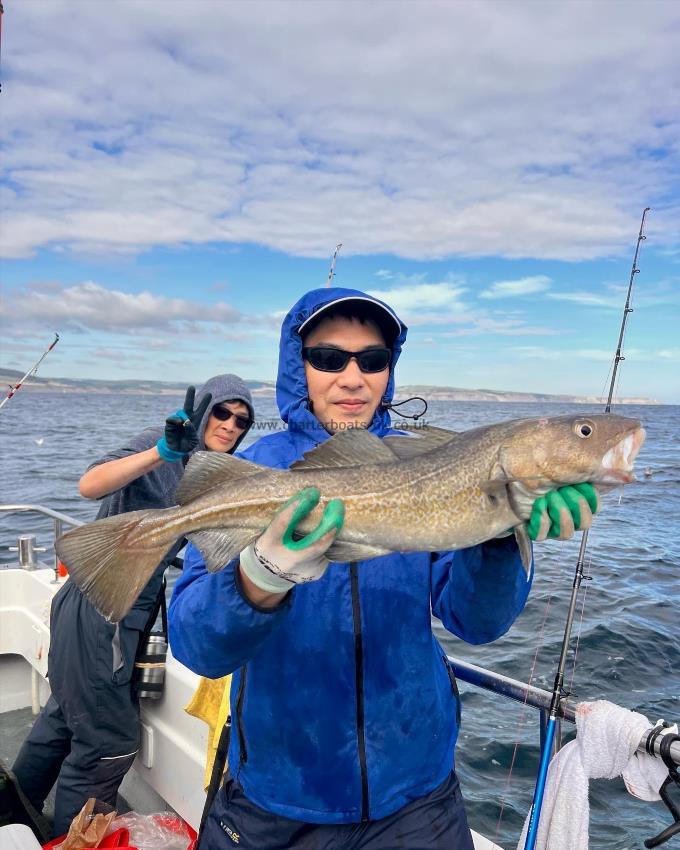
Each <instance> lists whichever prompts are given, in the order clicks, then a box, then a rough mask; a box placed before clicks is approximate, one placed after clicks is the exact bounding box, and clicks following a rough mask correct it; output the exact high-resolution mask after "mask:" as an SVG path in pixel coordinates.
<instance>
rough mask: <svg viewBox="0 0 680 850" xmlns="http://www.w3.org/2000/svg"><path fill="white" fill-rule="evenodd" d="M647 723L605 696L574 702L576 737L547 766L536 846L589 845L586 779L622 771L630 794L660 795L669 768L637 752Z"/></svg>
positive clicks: (565, 848)
mask: <svg viewBox="0 0 680 850" xmlns="http://www.w3.org/2000/svg"><path fill="white" fill-rule="evenodd" d="M651 725H652V724H651V723H650V722H649V721H648V720H647V718H646V717H645V716H644V715H642V714H638V713H637V712H635V711H629V710H628V709H627V708H621V707H620V706H618V705H614V703H611V702H607V701H606V700H598V701H597V702H581V703H579V704H578V705H577V706H576V738H575V739H574V740H573V741H570V742H569V743H568V744H566V745H565V746H564V747H562V749H561V750H560V751H559V752H558V753H557V755H556V756H555V757H554V758H553V759H552V761H551V762H550V766H549V768H548V777H547V782H546V787H545V793H544V797H543V806H542V808H541V817H540V820H539V824H538V835H537V840H536V850H548V848H549V850H588V821H589V815H590V806H589V804H588V780H589V779H614V777H616V776H620V775H621V774H622V773H624V779H625V781H626V787H627V788H628V790H629V791H630V792H631V793H632V794H635V796H637V797H640V798H641V799H643V800H658V799H659V794H658V790H659V788H660V787H661V785H662V784H663V782H664V779H665V778H666V774H667V773H668V769H667V768H666V767H665V766H664V764H663V762H662V761H660V760H659V759H656V758H654V757H653V756H650V755H647V753H636V750H637V747H638V744H639V743H640V741H641V739H642V736H643V735H644V733H645V732H646V731H647V730H648V729H649V728H650V726H651ZM654 795H655V796H654ZM528 825H529V818H528V817H527V820H526V822H525V824H524V829H523V830H522V836H521V838H520V840H519V844H518V845H517V850H524V843H525V841H526V834H527V828H528Z"/></svg>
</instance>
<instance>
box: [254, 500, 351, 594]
mask: <svg viewBox="0 0 680 850" xmlns="http://www.w3.org/2000/svg"><path fill="white" fill-rule="evenodd" d="M320 498H321V494H320V493H319V491H318V489H317V488H316V487H306V488H305V489H304V490H300V492H299V493H297V494H296V495H295V496H293V498H292V499H290V500H289V501H288V502H286V504H285V505H284V506H283V508H281V510H280V511H279V512H278V513H277V514H276V516H275V517H274V519H273V520H272V522H271V524H270V525H269V526H268V527H267V529H266V530H265V531H264V533H263V534H262V536H261V537H259V538H258V539H257V540H256V541H255V543H253V544H252V545H250V546H248V548H247V549H244V550H243V552H241V558H240V564H241V570H242V571H243V572H244V573H245V574H246V575H247V576H248V578H249V579H250V580H251V581H252V583H253V584H254V585H256V586H257V587H259V588H260V589H261V590H264V591H266V592H267V593H287V592H288V591H289V590H290V589H291V587H293V586H294V585H296V584H304V583H305V582H308V581H316V580H317V579H320V578H321V576H322V575H323V574H324V573H325V572H326V568H327V567H328V564H329V560H328V558H327V557H326V552H327V551H328V549H329V548H330V547H331V545H332V543H333V541H334V540H335V535H336V534H337V533H338V532H339V531H340V529H341V528H342V524H343V522H344V520H345V506H344V504H343V502H342V500H341V499H331V500H330V502H329V503H328V504H327V505H326V507H325V508H324V512H323V515H322V517H321V520H320V522H319V524H318V525H317V527H316V528H315V529H314V531H310V532H309V534H307V535H306V536H305V537H303V538H302V539H300V540H296V539H295V537H294V536H293V534H294V532H295V528H296V526H297V525H298V523H299V522H301V521H302V520H303V519H304V518H305V517H306V516H307V514H309V513H311V511H313V510H314V508H315V507H316V506H317V505H318V503H319V499H320Z"/></svg>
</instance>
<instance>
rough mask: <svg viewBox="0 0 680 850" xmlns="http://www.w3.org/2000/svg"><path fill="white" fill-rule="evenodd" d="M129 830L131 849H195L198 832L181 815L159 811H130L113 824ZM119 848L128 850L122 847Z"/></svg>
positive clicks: (114, 826)
mask: <svg viewBox="0 0 680 850" xmlns="http://www.w3.org/2000/svg"><path fill="white" fill-rule="evenodd" d="M111 826H112V827H113V828H114V829H118V828H120V827H123V828H125V829H126V830H128V831H129V833H130V837H129V842H130V845H129V850H195V847H196V832H195V830H193V829H192V828H191V827H190V826H189V824H188V823H186V821H184V820H182V818H181V817H180V816H179V815H176V814H173V813H172V812H159V813H157V814H153V815H140V814H138V813H137V812H128V813H127V814H124V815H119V816H118V817H117V818H116V819H115V820H114V821H113V823H112V824H111ZM119 850H128V848H125V847H120V848H119Z"/></svg>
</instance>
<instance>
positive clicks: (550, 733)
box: [524, 207, 650, 850]
mask: <svg viewBox="0 0 680 850" xmlns="http://www.w3.org/2000/svg"><path fill="white" fill-rule="evenodd" d="M649 211H650V207H645V209H644V211H643V213H642V221H641V222H640V231H639V233H638V238H637V244H636V246H635V256H634V258H633V265H632V267H631V271H630V280H629V282H628V294H627V295H626V306H625V307H624V309H623V318H622V320H621V330H620V332H619V341H618V344H617V346H616V354H615V355H614V367H613V369H612V379H611V382H610V384H609V395H608V397H607V404H606V405H605V409H604V410H605V413H611V407H612V398H613V396H614V388H615V385H616V374H617V371H618V366H619V363H620V362H621V361H622V360H625V357H624V356H623V355H622V354H621V350H622V347H623V338H624V335H625V331H626V323H627V321H628V316H629V314H630V313H632V312H633V308H632V307H631V306H630V300H631V295H632V292H633V281H634V280H635V275H636V274H639V272H640V269H639V268H638V266H637V261H638V256H639V253H640V245H641V244H642V243H643V242H644V240H645V239H646V238H647V237H646V236H645V235H644V232H643V231H644V226H645V218H646V216H647V213H648V212H649ZM587 546H588V529H587V528H586V529H584V531H583V532H582V535H581V546H580V549H579V553H578V558H577V559H576V568H575V571H574V581H573V584H572V587H571V599H570V600H569V610H568V613H567V622H566V625H565V627H564V637H563V639H562V649H561V651H560V660H559V662H558V665H557V673H556V675H555V683H554V684H553V690H552V699H551V702H550V712H549V714H548V721H547V724H546V728H545V734H544V737H543V749H542V751H541V760H540V763H539V767H538V775H537V777H536V788H535V789H534V798H533V801H532V803H531V810H530V816H529V826H528V827H527V837H526V841H525V842H524V850H534V848H535V847H536V838H537V836H538V824H539V820H540V817H541V807H542V805H543V794H544V792H545V784H546V779H547V776H548V766H549V764H550V759H551V756H552V749H553V742H554V740H555V729H556V727H557V723H558V718H559V716H560V714H561V706H562V700H564V699H566V697H567V696H568V693H567V691H566V690H565V688H564V670H565V667H566V663H567V653H568V651H569V643H570V640H571V630H572V626H573V623H574V612H575V611H576V600H577V597H578V592H579V590H580V588H581V582H582V581H583V579H584V578H586V579H589V578H590V576H584V572H583V566H584V564H585V557H586V547H587Z"/></svg>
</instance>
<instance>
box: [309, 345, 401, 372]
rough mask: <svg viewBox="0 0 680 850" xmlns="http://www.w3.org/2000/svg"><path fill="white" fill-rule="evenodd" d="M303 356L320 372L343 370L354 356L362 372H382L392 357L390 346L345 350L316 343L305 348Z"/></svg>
mask: <svg viewBox="0 0 680 850" xmlns="http://www.w3.org/2000/svg"><path fill="white" fill-rule="evenodd" d="M302 356H303V357H304V359H305V360H306V361H307V362H308V363H311V365H312V366H313V367H314V368H315V369H318V370H319V371H320V372H342V370H343V369H344V368H345V366H347V364H348V363H349V361H350V360H351V359H352V358H354V359H355V360H356V361H357V364H358V366H359V368H360V369H361V371H362V372H382V370H383V369H387V367H388V366H389V363H390V359H391V358H392V352H391V351H390V349H389V348H368V349H366V351H344V350H343V349H342V348H326V347H324V346H323V345H314V346H312V347H311V348H303V349H302Z"/></svg>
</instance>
